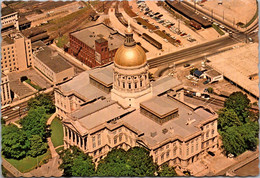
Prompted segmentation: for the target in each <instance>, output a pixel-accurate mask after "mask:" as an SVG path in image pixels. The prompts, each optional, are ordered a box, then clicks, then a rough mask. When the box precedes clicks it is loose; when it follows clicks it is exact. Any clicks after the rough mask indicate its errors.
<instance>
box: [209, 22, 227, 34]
mask: <svg viewBox="0 0 260 178" xmlns="http://www.w3.org/2000/svg"><path fill="white" fill-rule="evenodd" d="M212 27H213V28H214V29H215V30H216V31H217V32H218V33H219V34H220V35H221V36H222V35H225V33H224V32H223V31H222V30H221V29H220V28H219V27H218V26H217V25H215V24H212Z"/></svg>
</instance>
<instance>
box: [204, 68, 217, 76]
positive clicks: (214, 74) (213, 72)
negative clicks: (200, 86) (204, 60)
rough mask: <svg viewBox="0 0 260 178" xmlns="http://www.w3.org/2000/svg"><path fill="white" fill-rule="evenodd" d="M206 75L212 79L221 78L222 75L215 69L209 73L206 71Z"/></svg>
mask: <svg viewBox="0 0 260 178" xmlns="http://www.w3.org/2000/svg"><path fill="white" fill-rule="evenodd" d="M205 74H206V75H209V76H211V77H217V76H220V75H221V73H219V72H217V71H215V70H214V69H212V70H209V71H206V72H205Z"/></svg>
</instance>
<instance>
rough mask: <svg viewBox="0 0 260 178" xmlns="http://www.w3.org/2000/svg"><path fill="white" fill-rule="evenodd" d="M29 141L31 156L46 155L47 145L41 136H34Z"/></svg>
mask: <svg viewBox="0 0 260 178" xmlns="http://www.w3.org/2000/svg"><path fill="white" fill-rule="evenodd" d="M29 140H30V142H31V147H30V151H29V154H30V155H31V156H32V157H36V156H39V155H42V154H44V153H46V151H47V143H44V142H43V141H42V138H41V137H40V136H39V135H32V137H31V138H30V139H29Z"/></svg>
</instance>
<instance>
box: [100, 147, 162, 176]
mask: <svg viewBox="0 0 260 178" xmlns="http://www.w3.org/2000/svg"><path fill="white" fill-rule="evenodd" d="M156 171H157V165H156V164H154V163H153V159H152V157H151V156H150V155H149V151H147V150H145V149H144V148H141V147H134V148H131V149H129V150H128V151H127V152H126V151H124V150H123V149H113V150H112V151H110V152H109V153H108V154H107V156H106V157H105V158H104V159H103V160H101V161H100V162H99V164H98V167H97V175H98V176H135V177H138V176H154V173H155V172H156Z"/></svg>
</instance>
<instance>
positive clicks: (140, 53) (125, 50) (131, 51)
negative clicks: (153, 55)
mask: <svg viewBox="0 0 260 178" xmlns="http://www.w3.org/2000/svg"><path fill="white" fill-rule="evenodd" d="M125 36H126V39H125V42H124V45H122V46H121V47H120V48H118V50H117V52H116V54H115V59H114V62H115V64H116V65H119V66H122V67H135V66H140V65H142V64H144V63H146V54H145V52H144V50H143V49H142V48H141V47H140V46H139V45H137V44H136V42H135V40H134V38H133V30H132V29H131V27H130V23H129V21H128V27H127V29H126V30H125Z"/></svg>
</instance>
